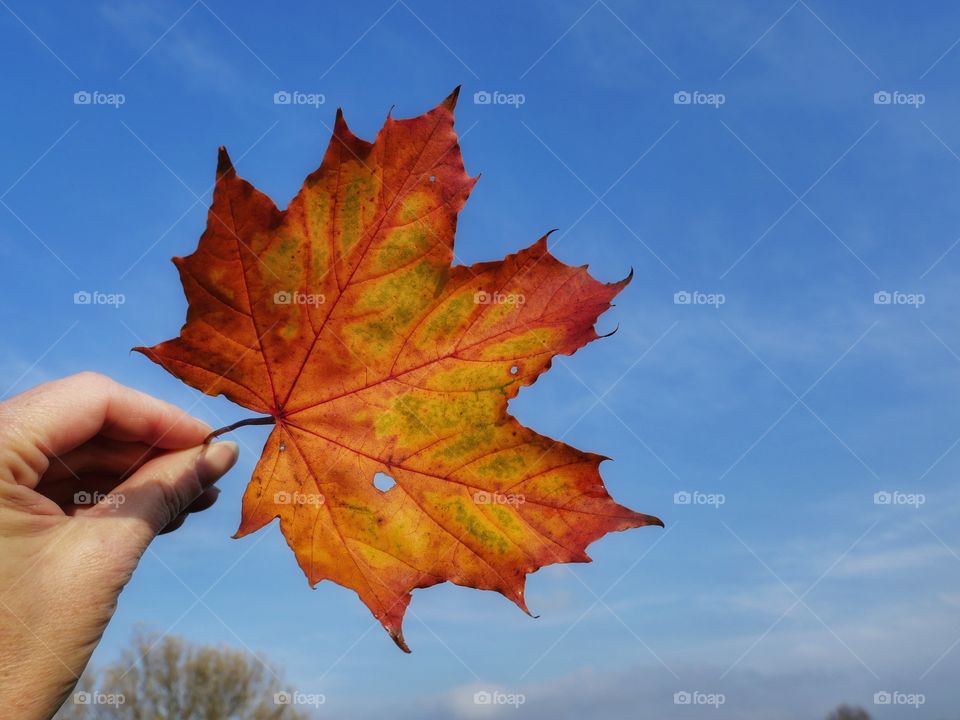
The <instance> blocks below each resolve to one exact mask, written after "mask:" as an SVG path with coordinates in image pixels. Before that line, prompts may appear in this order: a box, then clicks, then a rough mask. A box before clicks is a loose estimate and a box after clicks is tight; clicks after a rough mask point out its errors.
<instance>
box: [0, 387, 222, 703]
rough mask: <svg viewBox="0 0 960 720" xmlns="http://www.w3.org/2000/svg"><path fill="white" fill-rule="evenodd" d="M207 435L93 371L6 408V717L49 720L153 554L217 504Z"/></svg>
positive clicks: (217, 462) (214, 454)
mask: <svg viewBox="0 0 960 720" xmlns="http://www.w3.org/2000/svg"><path fill="white" fill-rule="evenodd" d="M210 432H211V429H210V428H209V427H208V426H207V425H206V424H204V423H202V422H200V421H199V420H196V419H194V418H193V417H191V416H190V415H188V414H186V413H185V412H183V411H182V410H179V409H177V408H175V407H174V406H172V405H169V404H167V403H165V402H162V401H160V400H157V399H155V398H153V397H151V396H149V395H145V394H143V393H140V392H137V391H136V390H132V389H130V388H127V387H124V386H123V385H120V384H118V383H116V382H114V381H113V380H110V379H109V378H106V377H104V376H101V375H97V374H95V373H81V374H79V375H72V376H70V377H67V378H64V379H62V380H57V381H54V382H50V383H46V384H44V385H40V386H39V387H36V388H34V389H32V390H30V391H28V392H25V393H23V394H22V395H18V396H16V397H13V398H11V399H10V400H7V401H6V402H3V403H0V715H2V716H3V717H16V718H18V719H19V720H33V719H34V718H44V719H45V718H50V717H51V716H52V715H53V714H54V713H55V712H56V711H57V709H58V708H59V707H60V705H61V704H62V703H63V701H64V700H65V699H66V698H67V696H68V695H69V694H70V692H71V690H72V689H73V687H74V685H75V683H76V681H77V678H78V677H79V676H80V673H81V672H82V671H83V669H84V667H85V666H86V664H87V662H88V661H89V659H90V656H91V654H92V653H93V650H94V648H95V647H96V646H97V643H98V642H99V641H100V637H101V635H102V634H103V631H104V629H105V628H106V625H107V622H109V620H110V618H111V617H112V616H113V613H114V611H115V609H116V606H117V598H118V596H119V594H120V591H121V590H122V589H123V587H124V585H126V583H127V581H128V580H129V579H130V577H131V575H132V573H133V571H134V569H135V568H136V566H137V563H138V561H139V560H140V557H141V556H142V555H143V553H144V551H145V550H146V549H147V546H148V545H149V544H150V542H151V541H152V540H153V539H154V538H155V537H156V536H157V535H158V534H160V533H161V532H169V531H171V530H174V529H176V528H178V527H179V526H180V525H181V524H183V522H184V520H185V519H186V516H187V514H188V513H191V512H197V511H200V510H204V509H206V508H208V507H210V506H211V505H212V504H213V503H214V501H215V500H216V498H217V495H218V494H219V490H218V489H217V488H216V487H214V486H213V483H214V482H215V481H216V480H218V479H219V478H220V477H221V476H222V475H223V474H224V473H225V472H226V471H227V470H229V469H230V467H231V466H232V465H233V464H234V462H236V459H237V446H236V445H235V444H234V443H232V442H217V443H213V444H210V445H202V443H203V441H204V439H205V438H206V436H207V435H208V434H209V433H210ZM198 446H199V447H198Z"/></svg>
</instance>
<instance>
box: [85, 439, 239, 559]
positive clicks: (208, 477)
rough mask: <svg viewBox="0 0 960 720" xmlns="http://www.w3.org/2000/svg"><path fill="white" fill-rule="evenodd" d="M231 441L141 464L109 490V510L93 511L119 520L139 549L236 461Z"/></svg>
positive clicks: (236, 451)
mask: <svg viewBox="0 0 960 720" xmlns="http://www.w3.org/2000/svg"><path fill="white" fill-rule="evenodd" d="M238 453H239V451H238V449H237V445H236V443H234V442H230V441H225V442H215V443H212V444H209V445H201V446H200V447H193V448H187V449H185V450H177V451H171V452H167V453H164V454H163V455H160V456H158V457H156V458H153V459H152V460H150V461H149V462H147V463H145V464H144V465H143V466H142V467H140V468H139V469H138V470H137V471H136V472H135V473H133V474H132V475H131V476H130V477H129V478H127V479H126V480H124V481H123V482H122V483H120V485H118V486H117V487H116V488H115V489H114V490H113V493H112V494H113V496H114V497H115V498H116V500H115V504H114V507H113V508H101V506H97V509H96V510H95V511H94V512H97V511H99V512H102V513H103V514H104V515H105V516H108V517H111V518H113V519H116V520H122V521H123V522H124V523H125V524H128V525H129V527H130V529H131V531H132V532H133V533H134V535H135V536H136V537H137V539H139V540H140V541H141V542H142V544H143V547H144V548H145V547H146V546H147V544H148V543H149V542H150V541H151V540H153V538H154V537H156V535H157V534H158V533H159V532H160V531H161V530H162V529H163V528H164V527H166V526H167V525H168V524H170V523H171V522H172V521H173V520H174V518H176V517H177V516H178V515H180V514H181V513H183V512H184V511H185V510H186V509H187V508H188V507H189V505H190V503H192V502H193V501H194V500H196V499H197V498H198V497H200V494H201V493H202V492H203V491H204V490H205V489H206V488H208V487H210V486H211V485H212V484H213V483H215V482H216V481H217V480H219V479H220V478H221V477H222V476H223V475H224V474H225V473H226V472H227V470H229V469H230V468H231V467H233V465H234V463H236V461H237V456H238Z"/></svg>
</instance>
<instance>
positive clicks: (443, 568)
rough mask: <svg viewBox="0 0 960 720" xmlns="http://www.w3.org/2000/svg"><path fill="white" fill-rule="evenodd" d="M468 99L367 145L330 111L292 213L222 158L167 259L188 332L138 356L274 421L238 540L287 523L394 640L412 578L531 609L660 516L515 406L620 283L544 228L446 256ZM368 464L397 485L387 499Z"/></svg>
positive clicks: (323, 575)
mask: <svg viewBox="0 0 960 720" xmlns="http://www.w3.org/2000/svg"><path fill="white" fill-rule="evenodd" d="M456 98H457V91H454V92H453V94H452V95H450V97H448V98H447V99H446V100H444V102H442V103H441V104H440V105H439V106H437V107H436V108H434V109H433V110H431V111H429V112H427V113H426V114H424V115H421V116H420V117H416V118H412V119H406V120H395V119H393V118H392V117H389V116H388V117H387V120H386V123H385V125H384V126H383V129H382V130H381V131H380V133H379V134H378V135H377V139H376V141H375V142H374V143H372V144H371V143H368V142H365V141H364V140H361V139H359V138H357V137H356V136H354V135H353V134H352V133H351V132H350V130H349V129H347V124H346V122H345V121H344V119H343V115H342V113H341V112H340V111H338V112H337V119H336V125H335V127H334V131H333V138H332V140H331V142H330V145H329V147H328V149H327V152H326V155H325V156H324V158H323V163H322V164H321V166H320V168H319V169H318V170H317V171H316V172H314V173H313V174H311V175H310V176H309V177H308V178H307V179H306V181H305V182H304V185H303V188H302V189H301V190H300V192H299V194H298V195H297V196H296V197H295V198H294V199H293V201H292V202H291V203H290V206H289V207H288V208H287V209H286V210H278V209H277V207H276V206H275V205H274V204H273V202H272V201H271V200H270V199H269V198H268V197H267V196H266V195H264V194H263V193H261V192H259V191H258V190H256V189H255V188H254V187H253V186H252V185H250V183H248V182H246V181H244V180H242V179H240V178H239V177H238V176H237V174H236V171H235V170H234V168H233V165H232V163H231V161H230V159H229V157H228V156H227V152H226V150H224V149H223V148H221V149H220V158H219V164H218V167H217V181H216V186H215V189H214V193H213V205H212V206H211V208H210V212H209V215H208V219H207V228H206V231H205V232H204V234H203V236H202V237H201V238H200V244H199V247H198V248H197V251H196V252H195V253H193V254H192V255H189V256H188V257H185V258H174V263H175V264H176V266H177V268H178V269H179V271H180V278H181V281H182V283H183V288H184V292H185V293H186V297H187V300H188V302H189V310H188V313H187V322H186V324H185V325H184V326H183V328H182V329H181V331H180V336H179V337H177V338H174V339H173V340H169V341H167V342H164V343H161V344H159V345H156V346H154V347H151V348H142V347H141V348H136V349H137V350H139V351H140V352H143V353H144V354H145V355H147V357H149V358H150V359H151V360H153V361H155V362H157V363H159V364H160V365H162V366H163V367H164V368H166V369H167V370H168V371H169V372H171V373H172V374H174V375H176V376H177V377H178V378H180V379H181V380H183V381H184V382H186V383H188V384H190V385H192V386H193V387H195V388H197V389H199V390H201V391H203V392H205V393H207V394H208V395H218V394H223V395H225V396H226V397H228V398H230V399H231V400H232V401H233V402H235V403H238V404H239V405H243V406H244V407H247V408H250V409H251V410H254V411H256V412H258V413H263V414H265V415H266V416H267V417H266V418H265V419H264V420H262V421H263V422H272V423H275V427H274V429H273V431H272V432H271V433H270V437H269V439H268V440H267V443H266V446H265V447H264V450H263V455H262V457H261V458H260V461H259V463H258V464H257V467H256V470H255V471H254V475H253V478H252V480H251V482H250V484H249V486H248V487H247V490H246V492H245V494H244V497H243V511H242V519H241V522H240V527H239V530H238V531H237V535H236V536H237V537H242V536H244V535H247V534H248V533H251V532H253V531H255V530H258V529H260V528H262V527H263V526H264V525H266V524H268V523H269V522H271V521H272V520H273V519H274V518H277V517H279V518H280V528H281V530H282V532H283V534H284V536H285V537H286V539H287V542H288V543H289V545H290V547H291V548H292V549H293V551H294V553H295V554H296V557H297V561H298V562H299V564H300V567H301V568H302V569H303V571H304V573H305V574H306V576H307V579H308V580H309V582H310V584H311V585H315V584H316V583H317V582H319V581H320V580H332V581H334V582H336V583H338V584H340V585H343V586H345V587H348V588H351V589H353V590H354V591H356V593H357V594H358V595H359V596H360V599H361V600H362V601H363V602H364V603H365V604H366V605H367V607H369V608H370V610H371V611H372V612H373V614H374V615H375V616H376V617H377V619H378V620H379V621H380V622H381V623H382V624H383V626H384V627H385V628H386V629H387V631H388V632H389V633H390V635H391V637H393V639H394V641H395V642H396V643H397V645H399V646H400V647H401V648H402V649H404V650H408V649H407V646H406V644H405V642H404V640H403V634H402V630H401V623H402V619H403V614H404V611H405V610H406V607H407V605H408V603H409V602H410V593H411V591H412V590H413V589H414V588H422V587H428V586H430V585H434V584H436V583H440V582H443V581H445V580H449V581H451V582H453V583H456V584H458V585H464V586H469V587H474V588H481V589H484V590H496V591H498V592H500V593H502V594H503V595H505V596H506V597H508V598H509V599H510V600H512V601H513V602H514V603H516V604H517V605H518V606H519V607H520V608H521V609H523V610H524V611H527V607H526V602H525V600H524V582H525V580H526V575H527V574H528V573H531V572H533V571H535V570H537V569H538V568H540V567H543V566H544V565H549V564H551V563H567V562H589V560H590V558H589V557H588V556H587V554H586V552H585V549H586V547H587V545H589V544H590V543H591V542H593V541H594V540H596V539H598V538H600V537H601V536H603V535H604V534H606V533H608V532H610V531H613V530H624V529H626V528H632V527H638V526H642V525H650V524H661V523H660V521H659V520H657V519H656V518H654V517H651V516H649V515H641V514H639V513H636V512H633V511H631V510H629V509H627V508H625V507H623V506H621V505H618V504H617V503H615V502H614V501H613V500H612V499H611V498H610V496H609V495H608V494H607V491H606V488H605V487H604V484H603V481H602V480H601V478H600V472H599V465H600V463H601V462H602V461H603V460H604V459H605V458H603V457H602V456H600V455H596V454H593V453H586V452H582V451H580V450H577V449H575V448H572V447H570V446H569V445H565V444H564V443H561V442H558V441H555V440H552V439H550V438H548V437H544V436H542V435H538V434H537V433H535V432H534V431H532V430H530V429H528V428H525V427H523V426H522V425H520V423H518V422H517V420H516V419H514V418H513V417H511V416H510V415H509V414H508V412H507V403H508V401H509V400H510V399H511V398H513V397H514V396H515V395H516V394H517V392H518V391H519V390H520V388H521V387H523V386H524V385H530V384H531V383H533V382H534V381H535V380H536V379H537V377H538V376H539V375H540V374H541V373H543V372H545V371H546V370H547V369H549V367H550V363H551V359H552V358H553V356H555V355H558V354H563V355H569V354H572V353H573V352H574V351H575V350H577V349H578V348H580V347H581V346H583V345H585V344H586V343H588V342H590V341H592V340H595V339H596V338H597V337H598V335H597V333H596V331H595V330H594V322H595V321H596V319H597V317H598V316H599V315H600V314H601V313H602V312H604V311H605V310H606V309H607V308H609V307H610V301H611V299H612V298H613V297H614V296H615V295H616V294H617V293H618V292H620V290H621V289H623V287H624V286H625V285H626V284H627V283H628V282H629V277H628V278H627V279H625V280H622V281H620V282H617V283H612V284H603V283H600V282H598V281H596V280H594V279H593V278H592V277H591V276H590V275H589V273H588V272H587V270H586V268H585V267H582V268H575V267H570V266H568V265H564V264H563V263H561V262H560V261H559V260H557V259H556V258H554V257H553V256H552V255H551V254H550V252H549V251H548V250H547V243H546V237H543V238H540V239H539V240H538V241H537V242H535V243H534V244H533V245H531V246H530V247H529V248H527V249H525V250H521V251H520V252H518V253H516V254H515V255H510V256H508V257H506V258H505V259H503V260H500V261H495V262H484V263H478V264H476V265H471V266H464V265H453V264H452V261H453V259H454V254H453V241H454V233H455V230H456V224H457V214H458V213H459V211H460V210H461V208H462V207H463V205H464V203H465V202H466V200H467V196H468V195H469V194H470V190H471V189H472V188H473V186H474V184H475V182H476V178H470V177H469V176H468V175H467V173H466V171H465V170H464V166H463V159H462V157H461V155H460V146H459V143H458V141H457V136H456V133H455V132H454V129H453V108H454V105H455V103H456ZM378 473H383V474H386V475H388V476H389V477H390V478H391V479H392V480H393V481H394V483H395V485H393V487H390V488H389V489H388V490H386V491H383V490H381V489H378V488H377V487H376V486H375V485H374V478H375V476H376V475H377V474H378Z"/></svg>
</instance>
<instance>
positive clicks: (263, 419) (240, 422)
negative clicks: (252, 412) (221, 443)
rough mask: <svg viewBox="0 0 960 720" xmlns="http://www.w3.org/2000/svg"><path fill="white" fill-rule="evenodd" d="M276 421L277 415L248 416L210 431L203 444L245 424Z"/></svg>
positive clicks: (265, 423)
mask: <svg viewBox="0 0 960 720" xmlns="http://www.w3.org/2000/svg"><path fill="white" fill-rule="evenodd" d="M276 422H277V419H276V418H275V417H273V416H272V415H265V416H263V417H254V418H247V419H246V420H238V421H237V422H235V423H232V424H230V425H227V426H226V427H222V428H219V429H217V430H214V431H213V432H212V433H210V434H209V435H207V437H206V438H204V440H203V444H204V445H207V444H209V442H210V441H211V440H213V439H214V438H215V437H219V436H220V435H223V434H224V433H228V432H231V431H233V430H236V429H237V428H240V427H244V426H245V425H273V424H274V423H276Z"/></svg>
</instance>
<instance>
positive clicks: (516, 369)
mask: <svg viewBox="0 0 960 720" xmlns="http://www.w3.org/2000/svg"><path fill="white" fill-rule="evenodd" d="M518 372H520V368H519V367H517V366H516V365H514V366H513V367H512V368H510V374H511V375H516V374H517V373H518Z"/></svg>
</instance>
